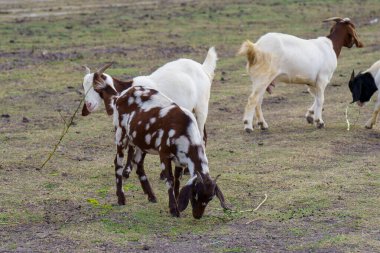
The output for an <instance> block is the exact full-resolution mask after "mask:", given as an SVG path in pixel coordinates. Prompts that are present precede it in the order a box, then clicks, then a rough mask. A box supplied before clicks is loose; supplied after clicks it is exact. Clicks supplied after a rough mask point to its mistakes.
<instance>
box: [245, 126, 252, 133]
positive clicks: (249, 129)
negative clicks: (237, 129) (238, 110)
mask: <svg viewBox="0 0 380 253" xmlns="http://www.w3.org/2000/svg"><path fill="white" fill-rule="evenodd" d="M244 130H245V131H246V132H247V133H252V132H253V128H249V127H245V128H244Z"/></svg>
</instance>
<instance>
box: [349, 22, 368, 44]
mask: <svg viewBox="0 0 380 253" xmlns="http://www.w3.org/2000/svg"><path fill="white" fill-rule="evenodd" d="M348 27H349V28H348V32H349V34H350V35H351V36H352V37H353V38H354V43H355V45H356V47H364V45H363V43H362V42H361V41H360V40H359V37H358V34H357V33H356V30H355V28H353V27H351V26H348Z"/></svg>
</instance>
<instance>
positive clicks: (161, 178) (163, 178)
mask: <svg viewBox="0 0 380 253" xmlns="http://www.w3.org/2000/svg"><path fill="white" fill-rule="evenodd" d="M165 179H166V175H165V173H164V172H163V171H161V174H160V180H165Z"/></svg>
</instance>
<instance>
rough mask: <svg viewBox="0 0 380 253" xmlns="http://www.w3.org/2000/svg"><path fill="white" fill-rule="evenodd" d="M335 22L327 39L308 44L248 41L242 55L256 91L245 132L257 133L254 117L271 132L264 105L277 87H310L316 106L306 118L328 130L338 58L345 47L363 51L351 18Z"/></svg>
mask: <svg viewBox="0 0 380 253" xmlns="http://www.w3.org/2000/svg"><path fill="white" fill-rule="evenodd" d="M327 21H335V22H336V23H335V24H334V25H333V26H332V28H331V30H330V34H329V35H327V36H326V37H319V38H317V39H310V40H304V39H300V38H298V37H295V36H292V35H287V34H282V33H267V34H265V35H263V36H262V37H261V38H260V39H259V40H258V41H257V42H256V43H252V42H250V41H249V40H247V41H245V42H244V43H243V44H242V46H241V48H240V50H239V52H238V54H243V55H246V56H247V60H248V63H247V72H248V74H249V75H250V77H251V81H252V87H253V89H252V90H253V91H252V93H251V95H250V96H249V98H248V102H247V104H246V107H245V111H244V118H243V121H244V129H245V131H247V132H251V131H253V116H254V114H256V119H257V124H258V125H259V126H260V128H261V129H262V130H265V129H268V124H267V123H266V121H265V119H264V117H263V113H262V110H261V104H262V101H263V96H264V93H265V90H268V92H271V89H272V87H274V85H275V84H276V83H279V82H283V83H295V84H306V85H308V87H309V89H308V90H309V92H310V94H311V95H312V96H313V97H314V103H313V105H312V106H311V107H310V108H309V109H308V111H307V113H306V115H305V117H306V120H307V122H308V123H310V124H312V123H313V122H314V123H315V125H316V126H317V128H323V127H324V121H323V120H322V108H323V103H324V91H325V88H326V86H327V85H328V83H329V82H330V80H331V78H332V76H333V73H334V71H335V69H336V67H337V58H338V57H339V54H340V51H341V49H342V47H348V48H351V47H352V46H353V45H354V44H355V45H356V47H363V44H362V42H360V40H359V38H358V36H357V34H356V30H355V25H354V24H353V23H352V22H351V21H350V19H349V18H344V19H342V18H337V17H335V18H329V19H326V20H325V21H324V22H327Z"/></svg>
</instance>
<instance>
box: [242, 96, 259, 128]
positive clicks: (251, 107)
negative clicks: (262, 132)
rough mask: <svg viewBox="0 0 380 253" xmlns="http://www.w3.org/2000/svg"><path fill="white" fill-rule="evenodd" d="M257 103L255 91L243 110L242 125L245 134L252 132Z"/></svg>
mask: <svg viewBox="0 0 380 253" xmlns="http://www.w3.org/2000/svg"><path fill="white" fill-rule="evenodd" d="M257 102H258V97H257V94H256V91H253V92H252V93H251V95H250V96H249V97H248V101H247V104H246V105H245V110H244V117H243V123H244V130H245V131H246V132H247V133H250V132H252V131H253V117H254V114H255V108H256V104H257Z"/></svg>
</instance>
